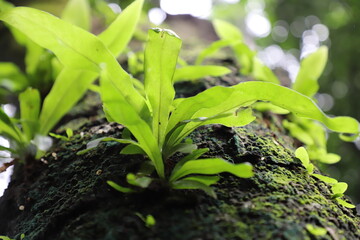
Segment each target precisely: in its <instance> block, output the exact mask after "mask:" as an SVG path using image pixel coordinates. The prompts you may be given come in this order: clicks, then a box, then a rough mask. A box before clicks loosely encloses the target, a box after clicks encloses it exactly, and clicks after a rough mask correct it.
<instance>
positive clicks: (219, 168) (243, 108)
mask: <svg viewBox="0 0 360 240" xmlns="http://www.w3.org/2000/svg"><path fill="white" fill-rule="evenodd" d="M138 2H140V1H138ZM0 19H1V20H3V21H5V22H7V23H8V24H10V25H12V26H13V27H15V28H17V29H18V30H20V31H21V32H24V33H25V34H27V35H28V36H29V37H30V38H32V40H33V41H34V42H36V43H37V44H39V45H41V46H42V47H45V48H48V49H50V50H51V51H53V52H54V54H55V55H56V56H57V57H58V58H59V60H60V61H61V62H62V63H63V64H64V65H65V67H68V68H70V67H71V69H72V70H73V71H78V70H77V69H81V70H82V71H86V72H88V73H91V74H100V76H101V77H100V93H101V98H102V101H103V105H104V111H105V114H106V116H107V118H108V120H109V121H115V122H117V123H120V124H122V125H124V126H125V127H126V129H127V130H125V131H124V133H123V138H122V139H114V138H104V139H100V140H97V141H98V142H99V141H101V140H103V141H118V142H120V143H124V144H128V146H126V147H125V148H124V149H123V150H122V153H124V154H133V153H143V154H145V155H147V157H148V158H149V160H150V163H151V164H148V165H147V166H151V165H152V166H153V168H154V169H155V172H156V175H157V178H159V179H161V180H162V181H164V182H167V183H168V184H169V185H170V186H171V187H172V188H175V189H184V188H186V189H202V190H204V191H206V192H207V193H209V194H210V195H212V196H215V194H214V192H213V190H212V189H211V188H210V187H209V186H210V185H211V184H214V183H216V182H217V181H218V179H219V178H218V176H216V175H217V174H218V173H221V172H230V173H232V174H234V175H236V176H238V177H251V176H252V175H253V172H252V167H251V166H250V165H249V164H232V163H230V162H228V161H225V160H223V159H220V158H205V159H199V157H201V155H202V154H203V153H205V152H206V149H196V146H195V145H194V144H192V143H191V142H189V141H185V142H184V139H185V138H186V137H187V136H188V135H189V134H190V133H191V132H192V131H194V130H195V129H196V128H198V127H199V126H202V125H207V124H222V125H225V126H243V125H246V124H248V123H250V122H251V121H253V120H254V117H253V116H252V111H251V108H250V106H251V105H252V104H254V103H255V102H257V101H270V102H271V103H272V104H274V105H277V106H279V107H281V108H284V109H287V110H288V111H290V112H293V113H294V114H296V115H297V116H300V117H307V118H312V119H315V120H318V121H320V122H322V123H323V124H325V125H326V126H327V127H328V128H329V129H330V130H333V131H337V132H342V133H348V134H358V133H359V132H358V131H359V123H358V122H357V121H356V120H355V119H352V118H349V117H336V118H330V117H327V116H326V115H325V114H324V113H323V112H322V111H321V110H320V109H319V108H318V107H317V106H316V105H315V103H314V102H313V101H312V100H311V99H310V98H308V97H306V96H304V95H302V94H299V93H298V92H296V91H294V90H291V89H288V88H285V87H282V86H279V85H276V84H273V83H268V82H244V83H240V84H238V85H235V86H232V87H222V86H217V87H213V88H210V89H208V90H206V91H204V92H202V93H200V94H198V95H196V96H194V97H190V98H180V99H174V96H175V90H174V88H173V75H174V71H175V67H176V62H177V59H178V54H179V50H180V47H181V40H180V39H179V38H178V37H177V36H176V35H175V34H174V33H172V32H171V31H168V30H161V29H152V30H150V31H149V39H148V42H147V45H146V49H145V67H144V69H145V82H144V92H141V91H138V90H137V89H136V88H135V87H134V81H133V79H132V78H131V76H130V75H128V74H127V73H126V72H125V71H124V70H123V69H122V68H121V66H120V65H119V64H118V62H117V61H116V59H115V58H114V55H113V54H112V53H111V52H112V49H113V48H114V47H115V46H117V42H112V43H113V44H114V45H111V44H110V45H109V44H107V43H108V42H109V39H108V38H104V37H102V36H100V37H96V36H94V35H91V34H89V33H88V32H86V31H83V30H82V29H80V28H78V27H76V26H73V25H70V24H68V23H66V22H64V21H62V20H60V19H58V18H55V17H53V16H51V15H49V14H46V13H43V12H40V11H37V10H34V9H29V8H15V9H11V10H9V11H6V12H4V13H1V14H0ZM15 19H16V20H15ZM60 33H66V34H60ZM78 39H81V42H79V41H78ZM112 39H113V38H112ZM114 40H115V39H114ZM143 93H145V95H143ZM92 146H96V144H92ZM176 152H182V153H185V154H187V155H185V156H184V157H183V158H182V159H181V160H180V161H179V162H178V163H177V164H176V165H175V167H174V168H168V167H165V166H167V164H166V163H167V162H168V161H169V159H170V158H171V156H172V155H173V154H174V153H176ZM145 169H146V170H145V171H144V172H140V173H139V174H129V175H128V176H127V181H128V183H130V184H131V185H133V186H137V187H140V188H142V187H147V186H148V185H149V184H150V183H151V181H152V180H153V176H154V175H149V174H148V172H149V169H150V171H151V167H146V168H145ZM109 184H110V185H112V186H114V187H115V188H117V189H118V190H120V191H125V192H130V191H133V189H132V188H124V187H121V186H119V185H117V184H115V183H113V182H109Z"/></svg>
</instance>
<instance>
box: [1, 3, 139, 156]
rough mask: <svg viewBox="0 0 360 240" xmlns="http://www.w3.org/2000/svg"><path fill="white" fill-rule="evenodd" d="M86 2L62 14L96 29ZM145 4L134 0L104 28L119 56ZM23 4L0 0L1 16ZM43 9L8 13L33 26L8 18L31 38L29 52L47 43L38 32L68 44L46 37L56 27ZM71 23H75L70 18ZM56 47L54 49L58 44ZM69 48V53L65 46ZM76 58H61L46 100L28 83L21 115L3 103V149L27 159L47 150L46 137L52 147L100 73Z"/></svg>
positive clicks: (20, 34) (82, 26)
mask: <svg viewBox="0 0 360 240" xmlns="http://www.w3.org/2000/svg"><path fill="white" fill-rule="evenodd" d="M84 4H85V5H86V4H87V1H82V0H72V1H70V2H69V4H68V6H67V8H66V9H65V11H64V13H63V15H64V17H63V18H64V19H65V20H61V21H62V22H64V23H65V22H73V23H76V24H77V25H79V27H76V29H81V30H82V31H84V32H86V33H87V34H89V35H91V34H90V33H88V32H87V31H88V30H89V29H90V27H89V24H90V16H88V15H89V13H88V10H87V9H88V6H84ZM142 5H143V1H136V2H134V3H133V4H131V5H130V6H129V7H128V8H126V9H125V10H124V11H123V12H122V13H121V14H120V15H118V17H117V18H116V19H115V20H114V21H113V22H112V24H111V25H110V26H109V27H108V28H107V29H106V30H105V31H103V32H102V33H101V34H100V35H99V36H98V37H99V38H101V39H102V40H103V42H104V44H105V45H106V46H107V47H108V48H109V49H110V51H111V54H112V55H114V56H118V55H120V54H121V53H122V52H123V51H124V49H125V48H126V46H127V44H128V42H129V41H130V39H131V38H132V35H133V33H134V31H135V28H136V25H137V22H138V20H139V18H140V13H141V10H142ZM20 9H21V8H14V7H12V6H11V5H9V4H5V2H3V1H1V4H0V10H1V11H2V12H1V13H0V14H1V15H2V16H3V14H4V15H6V12H12V11H15V12H16V11H18V10H20ZM24 9H26V8H24ZM20 11H21V10H20ZM25 11H26V10H25ZM74 11H75V12H74ZM32 14H35V15H36V16H37V17H35V19H32V17H31V16H32ZM42 14H44V13H43V12H41V11H38V10H35V9H31V10H30V9H29V12H27V13H26V14H24V15H21V16H19V17H15V18H14V16H11V14H10V15H7V16H8V17H10V18H11V19H12V21H18V23H21V22H27V26H31V27H29V28H28V30H27V31H25V32H23V31H21V30H20V31H19V30H18V29H17V27H16V26H13V25H12V24H11V23H9V24H7V26H8V27H9V28H10V29H11V31H12V32H14V33H16V35H17V36H18V38H20V37H21V39H22V40H23V41H25V42H26V43H27V44H26V45H27V46H28V52H30V53H31V52H36V49H40V50H41V49H42V48H43V47H45V48H46V46H44V45H43V44H41V43H39V42H38V41H37V40H36V39H35V40H34V39H33V36H35V35H36V38H37V39H41V38H43V39H42V41H43V42H47V43H49V44H50V45H51V46H52V47H54V48H56V49H59V50H60V49H61V48H62V47H61V46H62V45H63V44H65V45H66V42H61V40H60V39H59V41H60V42H57V43H56V44H53V43H51V42H48V41H47V40H46V38H47V37H46V35H47V34H49V31H52V30H51V28H52V27H53V26H52V25H51V24H50V25H49V24H45V25H43V23H42V21H41V17H40V16H41V15H42ZM46 15H48V14H46ZM5 22H6V21H5ZM45 22H46V21H45ZM66 24H67V25H69V26H73V25H72V24H70V23H66ZM40 25H42V27H41V29H42V30H44V29H47V30H48V31H45V32H42V30H40V31H36V32H32V30H34V29H40V28H38V26H40ZM76 29H75V30H76ZM83 29H84V30H83ZM69 33H71V31H69V30H67V29H65V30H64V31H63V32H56V30H54V31H52V34H54V35H56V34H59V35H61V34H63V35H68V37H71V36H69ZM70 35H71V34H70ZM73 41H76V42H77V44H79V45H81V44H83V43H82V40H81V39H80V38H79V39H76V38H73ZM52 47H51V50H53V48H52ZM55 52H56V51H55ZM64 54H66V51H65V53H64ZM28 55H29V58H30V60H34V57H35V58H36V57H39V55H34V54H28ZM70 59H71V56H70ZM30 60H29V64H30V66H34V64H32V65H31V61H30ZM73 60H74V61H73V62H72V63H71V64H70V65H68V64H63V65H62V64H61V63H57V66H58V67H57V68H58V71H59V73H58V75H57V77H56V80H55V82H54V85H53V87H52V88H51V91H50V93H49V94H48V95H47V96H46V97H45V99H44V101H43V102H42V100H41V97H40V93H39V91H38V90H37V89H35V88H28V89H27V90H25V91H24V92H22V93H21V94H20V95H19V102H20V119H12V118H10V117H8V116H7V115H6V114H5V112H4V111H3V110H2V109H0V133H1V134H2V135H3V136H5V137H6V138H7V139H8V140H9V141H10V143H11V148H5V147H1V149H2V150H6V151H9V152H11V154H12V157H14V158H15V159H16V160H21V161H24V159H25V158H26V157H27V156H30V157H32V158H33V157H39V156H40V155H41V154H42V153H43V152H42V151H43V150H46V148H42V146H41V145H44V144H41V143H44V142H45V143H47V144H45V145H47V147H49V145H51V144H49V140H47V137H46V136H47V134H48V133H49V131H50V130H51V129H52V128H53V127H54V126H55V125H56V123H57V122H58V121H59V120H60V119H61V118H62V117H63V116H64V115H65V114H66V113H67V112H68V111H69V110H70V109H71V108H72V107H73V106H74V105H75V104H76V103H77V102H78V100H79V99H80V98H81V97H82V96H83V95H84V94H85V92H86V91H87V90H88V88H89V87H90V86H91V84H92V83H93V82H94V81H95V79H96V78H97V77H98V75H99V74H98V73H97V72H93V71H89V70H88V69H87V68H82V67H80V68H76V67H73V65H74V64H75V63H76V59H73ZM83 62H84V61H83ZM85 62H86V61H85ZM75 65H76V64H75ZM80 65H81V64H80ZM19 74H20V73H19ZM10 79H11V78H10Z"/></svg>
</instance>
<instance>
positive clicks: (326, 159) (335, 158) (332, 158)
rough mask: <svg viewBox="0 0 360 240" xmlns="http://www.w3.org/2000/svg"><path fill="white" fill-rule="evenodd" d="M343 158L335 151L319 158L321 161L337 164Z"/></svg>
mask: <svg viewBox="0 0 360 240" xmlns="http://www.w3.org/2000/svg"><path fill="white" fill-rule="evenodd" d="M340 160H341V157H340V156H339V155H337V154H335V153H326V154H324V155H323V156H321V157H320V158H319V161H320V162H322V163H326V164H335V163H337V162H339V161H340Z"/></svg>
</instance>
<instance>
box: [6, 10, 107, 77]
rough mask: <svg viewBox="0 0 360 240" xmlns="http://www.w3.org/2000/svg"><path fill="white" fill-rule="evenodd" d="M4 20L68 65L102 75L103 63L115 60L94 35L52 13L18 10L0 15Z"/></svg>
mask: <svg viewBox="0 0 360 240" xmlns="http://www.w3.org/2000/svg"><path fill="white" fill-rule="evenodd" d="M0 19H1V20H2V21H4V22H6V23H7V24H9V25H11V26H12V27H14V28H16V29H18V30H19V31H21V32H22V33H24V34H25V35H26V36H27V37H29V38H30V39H31V40H33V41H34V42H36V43H37V44H39V45H40V46H42V47H44V48H47V49H50V50H51V51H53V52H54V53H55V54H56V55H57V57H58V58H59V59H60V61H61V62H62V63H63V64H64V65H66V66H69V67H73V68H85V69H87V70H92V71H96V72H98V71H99V70H100V69H99V67H98V65H99V64H100V63H104V62H107V61H111V56H110V55H109V54H108V53H109V52H108V51H107V49H106V48H105V46H104V45H103V44H102V43H101V42H100V41H99V40H98V39H97V38H96V37H95V36H94V35H92V34H90V33H88V32H86V31H85V30H83V29H81V28H79V27H76V26H74V25H71V24H70V23H67V22H65V21H62V20H60V19H58V18H56V17H54V16H52V15H50V14H48V13H45V12H42V11H39V10H36V9H32V8H27V7H17V8H13V9H10V10H8V11H6V12H2V13H0ZM109 58H110V60H109Z"/></svg>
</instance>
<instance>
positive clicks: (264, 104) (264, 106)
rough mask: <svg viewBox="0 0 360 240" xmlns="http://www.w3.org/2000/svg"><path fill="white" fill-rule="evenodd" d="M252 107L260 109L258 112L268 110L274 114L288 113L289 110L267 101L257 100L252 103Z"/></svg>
mask: <svg viewBox="0 0 360 240" xmlns="http://www.w3.org/2000/svg"><path fill="white" fill-rule="evenodd" d="M253 108H254V109H256V110H258V111H260V112H265V111H270V112H273V113H276V114H281V115H282V114H288V113H289V111H288V110H286V109H283V108H281V107H278V106H275V105H273V104H271V103H269V102H257V103H255V104H254V105H253Z"/></svg>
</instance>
